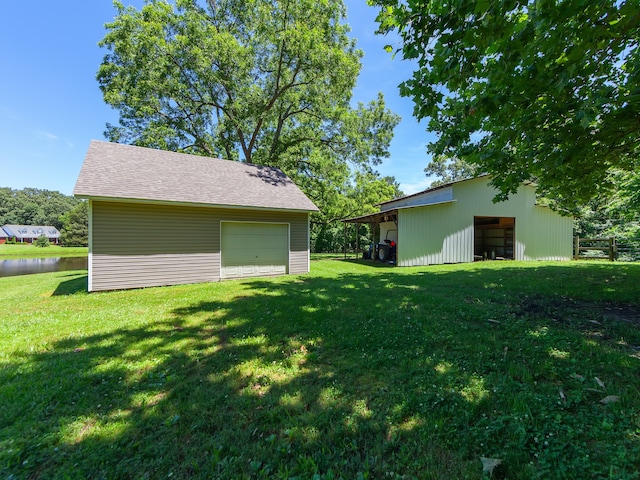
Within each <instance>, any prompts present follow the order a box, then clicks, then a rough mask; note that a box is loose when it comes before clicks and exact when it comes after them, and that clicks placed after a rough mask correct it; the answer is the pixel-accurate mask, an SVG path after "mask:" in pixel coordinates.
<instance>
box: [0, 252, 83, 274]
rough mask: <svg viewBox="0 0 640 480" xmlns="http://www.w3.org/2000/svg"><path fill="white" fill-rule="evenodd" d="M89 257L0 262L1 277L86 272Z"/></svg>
mask: <svg viewBox="0 0 640 480" xmlns="http://www.w3.org/2000/svg"><path fill="white" fill-rule="evenodd" d="M87 264H88V262H87V257H52V258H19V259H14V260H0V277H12V276H14V275H29V274H32V273H47V272H63V271H65V270H86V269H87Z"/></svg>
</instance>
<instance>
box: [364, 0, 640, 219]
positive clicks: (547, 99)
mask: <svg viewBox="0 0 640 480" xmlns="http://www.w3.org/2000/svg"><path fill="white" fill-rule="evenodd" d="M371 1H372V3H374V4H377V5H378V6H381V7H382V8H381V10H380V14H379V16H378V21H379V23H380V30H381V31H383V32H389V31H396V32H398V33H399V34H400V36H401V40H402V43H401V45H400V46H399V48H398V50H400V51H401V52H402V55H403V56H404V57H405V58H408V59H414V61H415V62H416V65H417V69H416V71H415V73H414V75H413V77H411V78H409V79H407V80H406V81H405V82H404V83H403V84H402V85H401V93H402V94H403V95H406V96H409V97H412V98H413V100H414V103H415V115H416V116H417V117H418V118H428V119H429V123H428V128H429V129H430V130H431V131H433V132H435V133H436V134H437V135H438V139H437V141H435V142H433V143H432V144H430V146H429V150H430V152H431V153H432V154H434V155H435V156H436V157H438V156H444V158H459V159H463V160H465V161H467V162H468V163H471V164H473V165H475V167H476V168H477V170H479V171H483V172H488V173H491V174H493V183H494V185H495V186H497V187H498V188H499V189H500V190H501V192H502V193H501V194H500V195H499V196H498V199H504V198H506V197H507V196H508V194H510V193H514V192H515V191H516V189H517V186H518V185H519V184H520V182H522V181H524V180H530V179H533V180H535V181H536V182H537V183H538V185H539V187H540V190H541V192H542V193H543V194H546V195H548V196H550V197H552V198H554V199H555V200H557V201H558V202H560V203H561V204H562V205H564V206H566V207H575V206H576V205H579V204H580V203H583V202H586V201H588V200H589V199H591V198H592V197H593V196H595V195H598V194H600V193H602V192H603V191H606V190H610V189H612V187H613V184H614V180H615V178H617V176H616V175H612V174H611V173H612V171H613V170H616V171H620V170H622V171H627V172H633V171H635V170H637V169H638V167H639V166H640V161H639V158H640V157H639V155H638V154H639V153H640V151H639V150H640V149H639V141H640V83H639V80H640V51H639V49H638V41H639V40H640V7H639V2H638V0H564V1H560V0H509V1H488V0H461V1H455V2H453V1H450V0H430V1H425V0H371ZM390 48H391V47H390Z"/></svg>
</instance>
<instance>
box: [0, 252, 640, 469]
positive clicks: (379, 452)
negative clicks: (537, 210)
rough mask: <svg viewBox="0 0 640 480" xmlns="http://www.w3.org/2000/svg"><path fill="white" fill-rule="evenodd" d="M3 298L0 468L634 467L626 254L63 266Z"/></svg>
mask: <svg viewBox="0 0 640 480" xmlns="http://www.w3.org/2000/svg"><path fill="white" fill-rule="evenodd" d="M0 305H2V316H1V317H0V333H1V335H0V368H1V370H0V478H30V479H40V478H169V477H170V478H201V479H205V478H207V479H208V478H223V479H224V478H229V479H236V478H247V479H248V478H278V479H292V478H298V479H338V478H343V479H357V478H371V479H377V478H382V479H387V478H418V479H427V478H428V479H431V478H433V479H455V478H483V476H484V477H487V478H488V477H489V476H492V477H493V478H545V479H547V478H558V479H559V478H563V479H564V478H581V479H582V478H616V479H622V478H638V471H640V264H622V263H616V264H609V263H607V264H604V263H596V262H593V263H588V262H570V263H569V262H566V263H518V262H483V263H477V264H467V265H444V266H430V267H420V268H390V267H385V266H381V265H379V266H378V267H376V268H374V267H373V266H371V265H370V264H363V263H361V262H356V261H340V260H319V261H315V262H313V263H312V272H311V274H309V275H304V276H290V277H279V278H272V279H265V278H260V279H247V280H243V281H228V282H221V283H212V284H202V285H189V286H176V287H165V288H150V289H143V290H133V291H125V292H108V293H95V294H87V293H86V273H85V272H71V273H69V272H61V273H52V274H42V275H34V276H23V277H12V278H5V279H0ZM481 457H486V458H490V459H499V460H500V461H501V462H500V465H498V466H497V467H495V468H494V469H493V470H491V473H489V470H490V468H489V467H487V468H486V469H485V470H486V471H485V472H483V463H482V462H481ZM485 463H487V461H486V460H485ZM495 463H497V462H495ZM487 465H488V463H487Z"/></svg>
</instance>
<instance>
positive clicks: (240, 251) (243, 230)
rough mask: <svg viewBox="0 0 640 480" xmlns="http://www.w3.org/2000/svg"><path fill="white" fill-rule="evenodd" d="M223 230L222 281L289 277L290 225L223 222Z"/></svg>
mask: <svg viewBox="0 0 640 480" xmlns="http://www.w3.org/2000/svg"><path fill="white" fill-rule="evenodd" d="M221 230H222V245H221V272H220V273H221V277H222V278H234V277H251V276H257V275H278V274H286V273H287V271H288V264H289V228H288V225H283V224H267V223H230V222H229V223H228V222H223V223H222V228H221Z"/></svg>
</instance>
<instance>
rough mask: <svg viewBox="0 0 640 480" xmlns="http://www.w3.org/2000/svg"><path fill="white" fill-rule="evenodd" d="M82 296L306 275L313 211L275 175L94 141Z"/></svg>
mask: <svg viewBox="0 0 640 480" xmlns="http://www.w3.org/2000/svg"><path fill="white" fill-rule="evenodd" d="M73 193H74V195H75V196H77V197H80V198H85V199H88V201H89V281H88V284H89V291H96V290H115V289H125V288H137V287H149V286H160V285H177V284H185V283H199V282H211V281H218V280H222V279H229V278H239V277H252V276H261V275H279V274H288V273H291V274H293V273H306V272H308V271H309V214H310V213H311V212H314V211H317V210H318V209H317V207H316V206H315V205H314V204H313V203H312V202H311V200H309V199H308V198H307V197H306V196H305V195H304V193H302V191H301V190H300V189H299V188H298V187H297V186H296V185H295V184H294V183H293V182H292V181H291V180H290V179H289V178H288V177H287V176H286V175H285V174H284V173H282V172H281V171H280V170H278V169H277V168H270V167H263V166H258V165H251V164H247V163H243V162H235V161H227V160H219V159H215V158H208V157H201V156H196V155H187V154H183V153H175V152H167V151H162V150H155V149H151V148H142V147H135V146H131V145H123V144H117V143H109V142H99V141H92V142H91V144H90V146H89V150H88V151H87V155H86V157H85V160H84V164H83V165H82V169H81V170H80V174H79V176H78V180H77V183H76V186H75V189H74V191H73Z"/></svg>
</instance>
